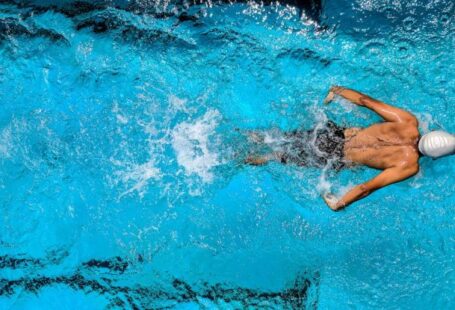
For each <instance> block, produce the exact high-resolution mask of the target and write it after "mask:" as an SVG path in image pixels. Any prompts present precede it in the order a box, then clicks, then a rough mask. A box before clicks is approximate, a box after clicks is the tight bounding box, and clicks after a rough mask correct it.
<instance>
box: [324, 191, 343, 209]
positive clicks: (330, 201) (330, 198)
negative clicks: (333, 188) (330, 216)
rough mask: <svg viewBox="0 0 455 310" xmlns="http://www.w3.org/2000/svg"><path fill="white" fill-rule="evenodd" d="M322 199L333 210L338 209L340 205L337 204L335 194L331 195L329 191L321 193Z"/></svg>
mask: <svg viewBox="0 0 455 310" xmlns="http://www.w3.org/2000/svg"><path fill="white" fill-rule="evenodd" d="M322 199H324V201H325V203H326V204H327V205H328V206H329V208H330V209H332V210H333V211H339V210H340V207H339V206H338V199H337V198H336V197H335V195H333V194H331V193H325V194H324V195H322Z"/></svg>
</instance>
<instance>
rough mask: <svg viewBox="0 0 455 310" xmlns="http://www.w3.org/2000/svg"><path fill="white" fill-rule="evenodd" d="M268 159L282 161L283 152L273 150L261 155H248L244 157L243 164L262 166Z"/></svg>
mask: <svg viewBox="0 0 455 310" xmlns="http://www.w3.org/2000/svg"><path fill="white" fill-rule="evenodd" d="M269 161H279V162H283V154H282V153H280V152H273V153H269V154H266V155H262V156H254V155H253V156H248V157H247V158H246V159H245V164H248V165H252V166H262V165H265V164H267V163H268V162H269Z"/></svg>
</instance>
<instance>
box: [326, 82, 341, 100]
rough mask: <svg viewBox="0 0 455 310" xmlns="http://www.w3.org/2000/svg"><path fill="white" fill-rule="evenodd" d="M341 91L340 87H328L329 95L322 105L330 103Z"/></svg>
mask: <svg viewBox="0 0 455 310" xmlns="http://www.w3.org/2000/svg"><path fill="white" fill-rule="evenodd" d="M342 91H343V87H341V86H332V87H330V90H329V93H328V94H327V96H326V97H325V99H324V104H329V103H330V102H332V101H333V99H335V95H338V94H339V93H340V92H342Z"/></svg>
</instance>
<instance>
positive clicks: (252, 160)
mask: <svg viewBox="0 0 455 310" xmlns="http://www.w3.org/2000/svg"><path fill="white" fill-rule="evenodd" d="M268 161H269V159H268V158H267V157H259V156H248V157H247V158H246V159H245V164H248V165H252V166H261V165H264V164H266V163H267V162H268Z"/></svg>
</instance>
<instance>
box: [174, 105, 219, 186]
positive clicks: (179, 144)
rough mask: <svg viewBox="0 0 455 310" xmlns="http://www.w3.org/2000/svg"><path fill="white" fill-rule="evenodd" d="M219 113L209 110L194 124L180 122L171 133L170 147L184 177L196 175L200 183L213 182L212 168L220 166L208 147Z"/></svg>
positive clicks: (217, 158) (216, 157) (217, 157)
mask: <svg viewBox="0 0 455 310" xmlns="http://www.w3.org/2000/svg"><path fill="white" fill-rule="evenodd" d="M220 118H221V115H220V113H219V112H218V111H217V110H214V109H211V110H209V111H207V112H206V113H205V114H204V115H203V116H202V117H200V118H199V119H197V120H196V121H194V122H182V123H180V124H179V125H177V126H176V127H175V128H174V129H173V132H172V147H173V149H174V151H175V154H176V156H177V163H178V164H179V165H180V166H181V167H183V168H184V170H185V174H186V175H197V176H199V177H200V178H201V179H202V181H204V182H206V183H210V182H212V181H213V177H214V176H213V172H212V168H213V167H215V166H217V165H219V164H221V160H220V158H219V155H218V154H217V153H216V152H215V151H213V148H212V147H210V144H211V142H212V140H211V137H212V136H213V135H214V133H215V128H216V127H217V125H218V123H219V120H220Z"/></svg>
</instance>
